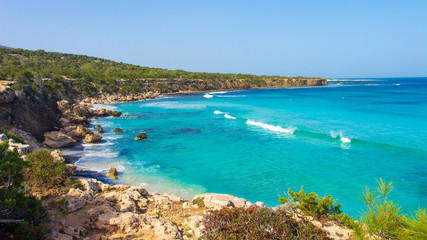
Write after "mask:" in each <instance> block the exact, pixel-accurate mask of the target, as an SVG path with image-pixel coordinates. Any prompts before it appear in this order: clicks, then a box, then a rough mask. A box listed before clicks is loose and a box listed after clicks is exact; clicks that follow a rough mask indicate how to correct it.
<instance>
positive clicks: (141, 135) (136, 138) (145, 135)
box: [135, 133, 147, 141]
mask: <svg viewBox="0 0 427 240" xmlns="http://www.w3.org/2000/svg"><path fill="white" fill-rule="evenodd" d="M146 138H147V134H145V133H140V134H138V136H136V137H135V140H137V141H138V140H142V139H146Z"/></svg>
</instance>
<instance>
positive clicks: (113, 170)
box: [107, 167, 119, 179]
mask: <svg viewBox="0 0 427 240" xmlns="http://www.w3.org/2000/svg"><path fill="white" fill-rule="evenodd" d="M118 175H119V173H118V172H117V169H116V168H113V167H112V168H110V170H108V172H107V177H110V178H112V179H117V176H118Z"/></svg>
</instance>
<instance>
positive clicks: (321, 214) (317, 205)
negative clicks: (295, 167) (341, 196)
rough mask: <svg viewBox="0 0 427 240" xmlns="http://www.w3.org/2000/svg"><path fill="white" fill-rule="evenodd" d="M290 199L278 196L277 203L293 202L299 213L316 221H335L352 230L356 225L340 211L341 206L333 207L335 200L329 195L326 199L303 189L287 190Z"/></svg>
mask: <svg viewBox="0 0 427 240" xmlns="http://www.w3.org/2000/svg"><path fill="white" fill-rule="evenodd" d="M288 194H289V197H290V199H288V198H286V197H282V196H280V195H278V197H279V202H280V203H281V204H285V203H287V202H293V203H296V204H297V207H298V208H299V209H301V211H302V212H303V213H304V214H306V215H308V216H312V217H315V218H317V219H330V220H335V221H337V222H339V223H341V224H343V225H344V226H346V227H349V228H352V229H354V228H355V227H356V225H357V223H356V222H355V221H354V219H353V218H352V217H349V216H348V215H347V214H345V213H343V212H342V211H341V209H340V208H341V204H338V205H336V206H334V204H335V202H336V201H337V199H332V196H331V195H328V196H326V197H318V195H317V194H316V193H314V192H311V193H309V194H307V193H305V192H304V188H303V187H301V189H300V191H299V192H294V191H292V190H291V189H288Z"/></svg>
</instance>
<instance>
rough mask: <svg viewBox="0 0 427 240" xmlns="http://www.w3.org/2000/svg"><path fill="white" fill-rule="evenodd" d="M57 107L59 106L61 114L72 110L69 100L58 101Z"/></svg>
mask: <svg viewBox="0 0 427 240" xmlns="http://www.w3.org/2000/svg"><path fill="white" fill-rule="evenodd" d="M56 105H57V106H58V110H59V111H61V112H65V111H66V110H68V109H70V103H69V102H68V101H67V100H61V101H58V102H56Z"/></svg>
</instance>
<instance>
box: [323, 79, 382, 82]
mask: <svg viewBox="0 0 427 240" xmlns="http://www.w3.org/2000/svg"><path fill="white" fill-rule="evenodd" d="M326 81H327V82H377V81H382V80H376V79H375V80H374V79H326Z"/></svg>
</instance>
